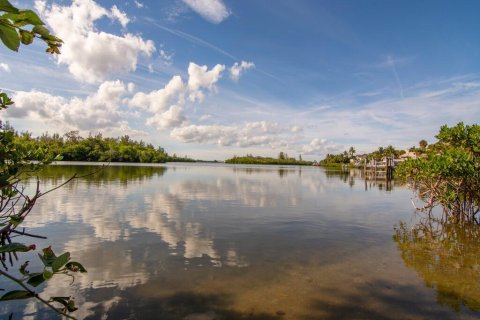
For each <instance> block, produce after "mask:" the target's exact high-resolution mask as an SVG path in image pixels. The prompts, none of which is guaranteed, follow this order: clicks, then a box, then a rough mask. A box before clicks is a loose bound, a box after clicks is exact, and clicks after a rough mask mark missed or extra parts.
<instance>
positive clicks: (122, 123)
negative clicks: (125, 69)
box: [6, 80, 133, 134]
mask: <svg viewBox="0 0 480 320" xmlns="http://www.w3.org/2000/svg"><path fill="white" fill-rule="evenodd" d="M129 90H133V88H132V85H131V84H128V85H125V84H124V83H123V82H121V81H119V80H117V81H107V82H104V83H102V84H101V85H100V86H99V88H98V90H97V92H95V93H93V94H91V95H89V96H87V97H86V98H84V99H82V98H79V97H72V98H69V99H66V98H64V97H61V96H54V95H51V94H48V93H44V92H39V91H29V92H26V91H18V92H16V93H15V94H14V96H13V99H14V100H15V107H14V108H9V109H7V111H6V112H7V116H8V117H12V118H29V119H37V120H40V121H47V122H48V123H54V124H55V125H58V126H60V127H62V128H65V129H78V130H81V131H84V132H88V131H92V130H94V131H99V132H101V131H102V130H106V129H111V128H116V129H118V128H122V129H123V130H126V131H128V130H130V129H129V128H128V122H127V120H126V116H125V115H124V113H123V112H122V111H121V110H120V108H119V105H120V103H121V100H122V98H123V97H124V96H125V94H127V93H128V91H129ZM123 134H125V133H123Z"/></svg>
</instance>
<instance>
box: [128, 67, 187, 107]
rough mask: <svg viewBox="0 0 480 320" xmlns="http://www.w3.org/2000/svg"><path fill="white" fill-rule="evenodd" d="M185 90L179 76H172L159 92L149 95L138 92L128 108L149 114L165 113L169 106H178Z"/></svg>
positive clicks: (152, 92)
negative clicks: (139, 109)
mask: <svg viewBox="0 0 480 320" xmlns="http://www.w3.org/2000/svg"><path fill="white" fill-rule="evenodd" d="M184 90H185V84H184V83H183V80H182V78H181V77H180V76H174V77H172V79H171V80H170V81H169V82H168V83H167V85H165V87H164V88H162V89H160V90H155V91H151V92H150V93H144V92H138V93H136V94H135V95H134V96H133V98H132V99H131V100H130V102H129V106H130V107H138V108H141V109H144V110H146V111H148V112H151V113H159V112H165V111H166V110H167V109H168V108H169V107H170V106H171V105H173V104H178V102H179V100H181V99H180V98H181V96H182V95H183V92H184Z"/></svg>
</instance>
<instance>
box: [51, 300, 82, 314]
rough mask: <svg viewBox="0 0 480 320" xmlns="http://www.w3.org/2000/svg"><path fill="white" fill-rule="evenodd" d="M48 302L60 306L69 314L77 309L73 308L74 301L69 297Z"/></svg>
mask: <svg viewBox="0 0 480 320" xmlns="http://www.w3.org/2000/svg"><path fill="white" fill-rule="evenodd" d="M50 300H52V301H55V302H58V303H60V304H62V305H63V306H64V307H65V308H66V309H67V310H68V311H69V312H73V311H75V310H77V309H78V308H76V307H75V301H74V300H73V299H72V298H71V297H52V298H50Z"/></svg>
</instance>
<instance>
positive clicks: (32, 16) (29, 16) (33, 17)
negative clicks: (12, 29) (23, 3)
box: [18, 10, 44, 26]
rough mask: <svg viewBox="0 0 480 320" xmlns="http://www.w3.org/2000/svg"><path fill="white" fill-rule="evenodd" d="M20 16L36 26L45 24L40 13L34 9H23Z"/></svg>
mask: <svg viewBox="0 0 480 320" xmlns="http://www.w3.org/2000/svg"><path fill="white" fill-rule="evenodd" d="M18 16H19V17H20V18H21V20H22V21H25V22H27V23H28V24H31V25H34V26H37V25H43V24H44V23H43V21H42V19H40V18H39V17H38V15H37V14H36V13H35V12H33V11H32V10H21V11H20V12H19V14H18Z"/></svg>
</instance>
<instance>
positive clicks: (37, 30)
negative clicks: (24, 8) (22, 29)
mask: <svg viewBox="0 0 480 320" xmlns="http://www.w3.org/2000/svg"><path fill="white" fill-rule="evenodd" d="M32 32H34V33H36V34H39V35H41V36H42V37H49V36H50V31H48V29H47V28H45V27H44V26H40V25H37V26H35V27H33V28H32Z"/></svg>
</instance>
